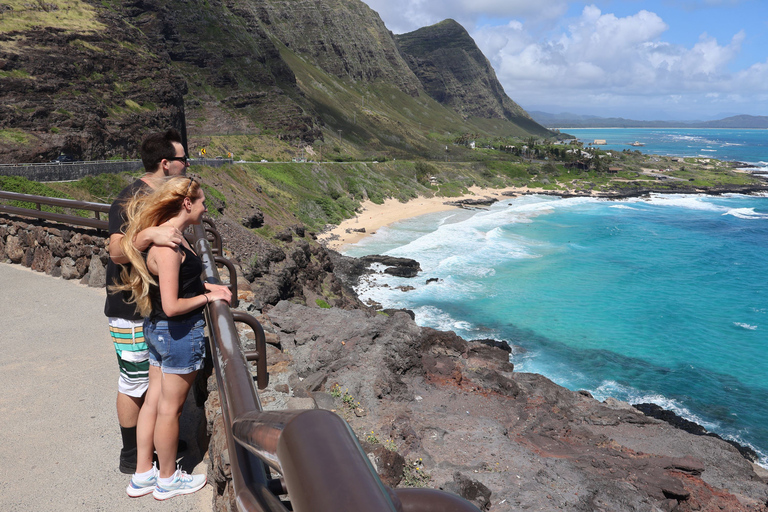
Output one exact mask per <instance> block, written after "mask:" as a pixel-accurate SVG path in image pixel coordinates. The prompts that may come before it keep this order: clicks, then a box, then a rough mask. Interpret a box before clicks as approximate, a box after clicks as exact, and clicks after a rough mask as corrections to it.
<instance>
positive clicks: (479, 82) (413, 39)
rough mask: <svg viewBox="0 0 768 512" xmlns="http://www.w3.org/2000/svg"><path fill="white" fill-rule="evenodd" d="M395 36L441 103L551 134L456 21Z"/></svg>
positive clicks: (431, 92) (444, 22) (404, 54)
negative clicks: (508, 88) (509, 89)
mask: <svg viewBox="0 0 768 512" xmlns="http://www.w3.org/2000/svg"><path fill="white" fill-rule="evenodd" d="M395 40H396V41H397V44H398V47H399V48H400V52H401V53H402V54H403V56H404V57H405V59H406V61H407V62H408V65H409V66H410V68H411V69H412V70H413V72H414V73H415V74H416V76H417V77H418V78H419V80H420V81H421V83H422V84H423V86H424V89H425V90H426V91H427V93H428V94H429V95H430V96H432V97H433V98H434V99H435V100H437V101H439V102H440V103H442V104H443V105H446V106H447V107H450V108H452V109H454V110H456V111H457V112H459V113H461V114H462V115H464V117H470V116H477V117H482V118H486V119H494V118H496V119H507V120H510V121H512V122H514V123H516V124H518V125H520V126H522V127H523V128H525V129H526V130H529V131H530V132H531V133H536V134H541V135H545V134H548V133H549V132H548V130H547V129H546V128H544V127H543V126H541V125H539V124H538V123H536V122H535V121H533V119H531V117H530V116H529V115H528V113H527V112H525V110H523V108H522V107H521V106H520V105H518V104H517V103H515V102H514V101H512V100H511V99H510V98H509V96H507V94H506V93H505V92H504V88H503V87H502V86H501V84H500V83H499V81H498V79H497V78H496V73H495V72H494V71H493V68H492V67H491V64H490V62H488V59H487V58H485V55H483V53H482V52H481V51H480V49H479V48H478V47H477V45H476V44H475V42H474V40H472V38H471V37H470V36H469V34H468V33H467V31H466V30H465V29H464V27H462V26H461V25H459V24H458V23H456V22H455V21H454V20H450V19H449V20H445V21H442V22H440V23H438V24H436V25H432V26H430V27H424V28H420V29H418V30H416V31H414V32H409V33H407V34H400V35H396V36H395Z"/></svg>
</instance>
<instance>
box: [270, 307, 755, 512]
mask: <svg viewBox="0 0 768 512" xmlns="http://www.w3.org/2000/svg"><path fill="white" fill-rule="evenodd" d="M259 321H260V322H261V323H262V325H263V326H264V328H265V330H266V331H267V337H268V339H269V340H270V341H271V342H272V343H275V344H276V345H278V347H279V348H280V349H281V350H279V351H278V350H273V349H272V348H271V347H270V351H269V355H268V360H269V364H270V365H271V366H270V372H271V379H270V380H271V384H270V388H269V390H268V391H266V392H264V393H261V397H262V398H261V399H262V403H263V404H266V406H267V407H268V408H278V409H279V408H284V407H289V408H292V407H293V408H314V407H319V408H324V409H330V410H334V411H336V412H337V413H338V414H339V415H341V416H342V417H344V418H345V419H346V420H347V421H348V422H349V424H350V425H351V426H352V428H353V430H354V431H355V432H356V433H357V434H358V437H359V438H360V440H361V442H362V443H363V446H364V449H365V450H366V451H367V452H368V453H369V457H370V458H371V459H372V460H373V461H374V463H375V465H376V469H377V471H378V472H379V474H380V475H381V477H382V480H383V481H384V482H385V484H387V485H390V486H393V487H394V486H424V485H426V486H429V487H437V488H443V489H446V490H449V491H451V492H455V493H457V494H460V495H462V496H464V497H465V498H467V499H469V500H470V501H473V502H474V503H475V504H476V505H477V506H478V508H480V509H481V510H490V511H512V510H550V511H554V510H563V511H583V512H594V511H598V510H605V511H611V512H630V511H632V512H639V511H673V510H674V511H677V512H686V511H693V510H706V511H716V510H728V511H730V512H738V511H744V512H746V511H765V510H768V505H767V500H768V486H767V485H766V472H765V471H764V470H762V469H761V468H759V467H756V466H753V465H751V464H750V462H749V461H747V460H746V459H745V458H743V457H742V456H741V455H740V454H739V452H738V451H737V450H736V449H735V448H734V447H733V446H731V445H730V444H728V443H726V442H725V441H722V440H720V439H717V438H713V437H709V436H694V435H692V434H689V433H687V432H684V431H682V430H678V429H675V428H673V427H671V426H670V425H668V424H666V423H664V422H662V421H659V420H656V419H653V418H651V417H648V416H646V415H644V414H643V413H642V412H640V411H639V410H637V409H635V408H634V407H632V406H630V405H629V404H627V403H623V402H619V401H617V400H612V399H609V400H607V401H605V402H599V401H597V400H595V399H594V398H592V397H591V396H590V395H589V393H587V392H572V391H569V390H567V389H565V388H562V387H560V386H558V385H556V384H554V383H553V382H551V381H549V380H548V379H546V378H545V377H542V376H540V375H535V374H527V373H519V372H516V371H514V366H513V364H511V363H510V362H509V351H510V350H511V347H509V346H508V345H506V344H505V343H500V342H498V341H494V340H483V341H469V342H468V341H465V340H463V339H462V338H460V337H458V336H456V335H455V334H454V333H452V332H440V331H435V330H433V329H429V328H421V327H419V326H417V325H416V324H415V323H414V322H413V320H412V319H411V317H410V316H409V315H407V314H406V313H404V312H390V314H388V315H382V314H377V315H371V314H370V312H366V311H364V310H351V311H350V310H348V311H344V310H340V309H332V310H322V309H317V308H314V309H310V308H306V307H304V306H299V305H296V304H292V303H289V302H285V301H284V302H280V303H279V304H277V305H276V306H275V307H273V308H265V310H264V314H262V315H261V316H260V317H259ZM756 471H759V472H760V473H761V474H762V477H761V476H758V474H757V473H756Z"/></svg>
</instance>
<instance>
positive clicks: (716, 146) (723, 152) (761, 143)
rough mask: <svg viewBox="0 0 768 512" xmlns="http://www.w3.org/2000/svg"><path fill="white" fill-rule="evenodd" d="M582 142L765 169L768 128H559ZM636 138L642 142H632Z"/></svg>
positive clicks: (608, 147)
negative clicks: (637, 144) (638, 144)
mask: <svg viewBox="0 0 768 512" xmlns="http://www.w3.org/2000/svg"><path fill="white" fill-rule="evenodd" d="M560 131H561V132H563V133H567V134H570V135H573V136H574V137H576V138H577V139H578V140H579V141H581V142H583V143H584V144H585V145H586V144H589V143H593V142H594V141H595V140H605V141H606V143H605V144H600V145H598V146H597V147H599V148H600V149H603V150H609V151H623V150H631V151H635V150H637V151H641V152H642V153H645V154H649V155H661V156H681V157H700V158H715V159H718V160H727V161H737V162H744V163H746V164H749V165H751V166H754V167H755V168H758V169H764V170H765V171H766V172H768V130H763V129H723V128H562V129H561V130H560ZM635 142H638V143H640V144H643V145H642V146H632V144H633V143H635Z"/></svg>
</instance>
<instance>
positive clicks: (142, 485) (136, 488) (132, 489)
mask: <svg viewBox="0 0 768 512" xmlns="http://www.w3.org/2000/svg"><path fill="white" fill-rule="evenodd" d="M156 484H157V468H156V467H155V465H154V464H152V475H151V476H150V477H149V478H147V479H145V480H141V479H139V478H136V473H134V474H133V476H131V482H130V483H129V484H128V488H126V489H125V492H127V493H128V496H130V497H131V498H138V497H139V496H146V495H147V494H149V493H151V492H154V490H155V485H156Z"/></svg>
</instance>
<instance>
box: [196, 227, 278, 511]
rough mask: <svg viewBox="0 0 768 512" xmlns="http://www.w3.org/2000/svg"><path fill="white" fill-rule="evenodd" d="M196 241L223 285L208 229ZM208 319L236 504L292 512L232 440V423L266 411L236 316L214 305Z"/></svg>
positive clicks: (208, 275) (212, 277)
mask: <svg viewBox="0 0 768 512" xmlns="http://www.w3.org/2000/svg"><path fill="white" fill-rule="evenodd" d="M193 238H194V240H195V251H196V252H197V254H198V255H199V256H200V258H201V259H202V260H203V279H204V280H206V281H209V282H214V283H220V282H221V281H220V279H219V273H218V270H217V269H216V262H215V259H214V255H213V251H212V250H211V247H210V244H209V242H208V240H207V239H206V229H205V228H204V227H203V226H202V225H197V226H193ZM206 316H207V319H208V329H209V332H210V334H211V342H212V343H211V344H212V347H211V348H212V350H214V351H215V357H213V363H214V369H215V371H216V379H217V381H218V383H219V395H220V402H221V411H222V418H223V420H224V427H225V431H226V432H225V434H226V439H227V448H228V452H229V461H230V467H231V468H232V485H233V488H234V494H235V503H236V505H237V507H238V509H239V510H241V511H248V512H250V511H253V512H287V510H288V509H287V508H286V507H285V506H284V505H283V504H282V503H281V502H280V499H279V498H278V497H277V496H275V495H274V494H272V492H271V491H270V489H269V477H268V476H267V473H266V468H265V466H264V463H263V462H262V461H261V459H259V458H258V457H256V456H255V455H253V454H251V453H249V452H248V451H247V450H246V449H245V448H244V447H243V446H242V445H240V444H238V443H237V442H236V441H235V440H234V438H233V437H232V423H233V420H234V419H235V418H236V417H237V416H238V415H240V414H243V413H245V412H252V411H261V410H262V409H261V402H260V401H259V396H258V393H257V392H256V389H255V388H254V386H253V377H252V376H251V372H250V369H249V367H248V362H247V360H246V358H245V355H244V354H243V351H242V349H241V347H240V340H239V336H238V334H237V329H236V328H235V323H234V319H233V317H232V313H231V312H230V309H229V307H228V306H227V304H226V303H224V302H222V301H214V302H211V303H210V304H209V305H208V307H207V308H206ZM265 355H266V354H265Z"/></svg>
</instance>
